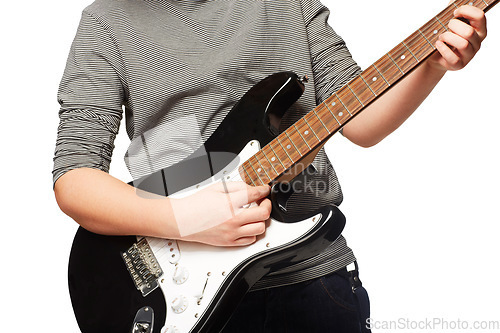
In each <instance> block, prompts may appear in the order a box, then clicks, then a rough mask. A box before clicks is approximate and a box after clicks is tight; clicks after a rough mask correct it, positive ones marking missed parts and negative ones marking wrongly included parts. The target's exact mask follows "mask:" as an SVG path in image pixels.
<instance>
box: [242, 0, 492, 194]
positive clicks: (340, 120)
mask: <svg viewBox="0 0 500 333" xmlns="http://www.w3.org/2000/svg"><path fill="white" fill-rule="evenodd" d="M498 1H500V0H468V1H466V0H457V1H455V2H453V3H451V4H450V5H448V7H446V8H445V9H444V10H443V11H441V12H440V13H439V14H438V15H436V16H435V17H433V18H432V19H431V20H429V21H428V22H427V23H426V24H424V25H423V26H422V27H421V28H420V29H418V30H417V31H415V32H414V33H412V34H411V35H410V36H409V37H407V38H406V39H405V40H403V41H402V42H401V43H399V44H398V45H396V47H394V48H393V49H392V50H391V51H389V52H388V53H386V54H385V55H384V56H383V57H381V58H380V59H378V60H377V61H376V62H375V63H373V64H372V65H371V66H369V67H368V68H367V69H365V70H364V71H363V72H362V73H361V74H360V75H359V76H357V77H355V78H354V79H353V80H351V81H350V82H349V83H348V84H346V85H345V86H344V87H342V88H341V89H339V90H338V91H337V92H336V93H334V94H333V95H332V96H331V97H329V98H328V99H326V100H325V101H324V102H323V103H321V104H320V105H318V106H317V107H316V108H314V109H313V110H312V111H310V112H309V113H307V114H306V115H305V116H304V117H302V118H301V119H300V120H299V121H297V122H296V123H295V124H293V125H292V126H290V127H289V128H288V129H286V130H285V131H284V132H282V133H281V134H280V135H278V136H277V137H276V138H275V139H273V140H272V141H271V142H269V143H268V144H267V145H266V146H264V147H263V148H262V149H261V150H260V151H259V152H257V153H256V154H255V155H253V156H252V157H251V158H250V159H248V160H247V161H246V162H244V163H243V164H242V165H241V166H240V175H241V176H242V179H244V180H245V182H246V183H247V184H249V185H264V184H271V183H272V182H273V181H274V180H275V179H277V178H279V177H280V176H281V175H282V174H283V173H284V172H285V171H287V170H288V169H290V168H291V167H292V166H294V165H295V164H296V163H298V162H300V161H301V160H302V159H303V158H304V157H305V156H306V155H308V154H309V153H311V152H313V151H314V150H315V149H317V148H318V147H320V146H321V145H322V144H324V143H325V142H326V141H327V140H328V139H329V138H330V137H331V136H332V135H333V134H335V133H336V132H338V131H339V130H340V129H341V128H342V127H343V126H344V125H345V124H347V123H348V122H349V121H350V120H351V119H352V118H353V117H355V116H356V115H357V114H359V113H360V112H361V111H362V110H363V109H364V108H365V107H366V106H368V105H369V104H370V103H372V102H373V101H374V100H376V99H377V98H378V97H379V96H381V95H382V94H383V93H384V92H386V91H387V90H388V89H390V88H391V87H392V86H394V85H395V84H396V83H397V82H399V81H400V80H401V79H402V78H403V77H404V76H405V75H407V74H408V73H410V72H411V71H412V70H413V69H415V68H416V67H417V66H418V65H419V64H421V63H422V62H423V61H424V60H425V59H427V57H429V56H430V55H431V54H432V53H433V52H434V51H435V50H436V47H435V43H436V41H437V39H438V36H439V35H440V34H442V33H443V32H446V31H447V30H448V28H447V27H448V23H449V22H450V21H451V20H452V19H453V18H454V15H453V12H454V11H455V10H456V9H457V8H459V7H460V6H462V5H467V4H468V5H471V6H475V7H477V8H480V9H482V10H483V11H485V12H486V11H488V10H489V9H490V8H492V7H493V6H494V5H496V4H497V2H498Z"/></svg>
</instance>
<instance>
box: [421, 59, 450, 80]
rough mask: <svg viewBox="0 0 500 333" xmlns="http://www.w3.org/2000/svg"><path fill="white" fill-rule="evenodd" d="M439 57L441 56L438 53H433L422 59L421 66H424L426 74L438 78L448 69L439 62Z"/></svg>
mask: <svg viewBox="0 0 500 333" xmlns="http://www.w3.org/2000/svg"><path fill="white" fill-rule="evenodd" d="M440 58H441V56H440V55H439V54H433V55H431V56H430V57H429V58H427V59H426V60H425V61H424V63H423V64H422V67H423V68H424V71H425V73H426V75H428V76H430V77H436V78H439V79H440V78H442V77H443V76H444V74H446V72H448V70H447V69H446V68H445V67H443V65H441V63H440V62H439V59H440Z"/></svg>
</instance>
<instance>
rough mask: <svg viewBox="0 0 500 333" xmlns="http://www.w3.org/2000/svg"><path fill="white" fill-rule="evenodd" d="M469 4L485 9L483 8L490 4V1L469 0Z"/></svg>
mask: <svg viewBox="0 0 500 333" xmlns="http://www.w3.org/2000/svg"><path fill="white" fill-rule="evenodd" d="M467 4H468V5H469V6H474V7H477V8H479V9H483V10H484V9H485V8H486V7H488V6H489V5H488V3H487V2H486V1H484V0H474V1H473V0H469V1H467Z"/></svg>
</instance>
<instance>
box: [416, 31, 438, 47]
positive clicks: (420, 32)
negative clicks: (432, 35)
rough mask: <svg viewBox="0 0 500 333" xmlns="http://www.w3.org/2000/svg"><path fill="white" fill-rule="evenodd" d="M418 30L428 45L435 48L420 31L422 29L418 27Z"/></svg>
mask: <svg viewBox="0 0 500 333" xmlns="http://www.w3.org/2000/svg"><path fill="white" fill-rule="evenodd" d="M418 32H420V34H421V35H422V37H424V38H425V40H426V41H427V43H429V45H430V46H431V47H432V49H435V47H434V45H433V44H432V43H431V42H430V41H429V40H428V39H427V37H425V35H424V34H423V33H422V31H420V29H418Z"/></svg>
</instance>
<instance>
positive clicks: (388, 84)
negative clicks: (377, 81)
mask: <svg viewBox="0 0 500 333" xmlns="http://www.w3.org/2000/svg"><path fill="white" fill-rule="evenodd" d="M372 66H373V68H375V70H376V71H377V73H378V74H379V75H380V76H381V77H382V78H383V79H384V81H385V83H387V86H391V84H390V83H389V81H387V80H386V78H385V77H384V76H383V75H382V73H381V72H380V71H379V70H378V68H377V66H375V64H373V65H372Z"/></svg>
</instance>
